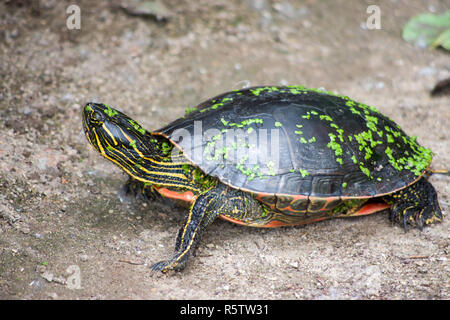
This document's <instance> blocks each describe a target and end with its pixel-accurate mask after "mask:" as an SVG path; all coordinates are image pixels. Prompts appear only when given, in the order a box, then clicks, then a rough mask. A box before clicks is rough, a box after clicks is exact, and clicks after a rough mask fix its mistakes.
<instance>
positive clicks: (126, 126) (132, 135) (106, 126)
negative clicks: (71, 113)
mask: <svg viewBox="0 0 450 320" xmlns="http://www.w3.org/2000/svg"><path fill="white" fill-rule="evenodd" d="M83 127H84V132H85V134H86V137H87V139H88V141H89V143H90V144H91V145H92V146H93V147H94V148H95V149H96V150H97V151H98V152H100V154H101V155H102V156H104V157H105V158H107V159H109V160H111V161H113V162H114V163H116V164H118V165H119V166H122V167H123V168H124V169H125V168H128V169H129V167H130V166H132V165H136V163H137V162H138V160H139V158H142V157H144V156H148V155H151V154H152V148H151V146H150V143H149V142H150V139H149V136H150V134H148V133H147V132H146V131H145V130H144V129H143V128H142V127H141V126H140V125H139V124H138V123H137V122H135V121H134V120H133V119H131V118H129V117H128V116H127V115H125V114H123V113H122V112H120V111H118V110H115V109H113V108H111V107H109V106H108V105H105V104H102V103H92V102H89V103H87V104H86V106H85V107H84V109H83Z"/></svg>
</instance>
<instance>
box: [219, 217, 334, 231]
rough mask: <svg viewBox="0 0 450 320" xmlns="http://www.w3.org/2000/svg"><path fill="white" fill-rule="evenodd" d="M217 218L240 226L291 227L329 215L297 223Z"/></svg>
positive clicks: (319, 219) (320, 219)
mask: <svg viewBox="0 0 450 320" xmlns="http://www.w3.org/2000/svg"><path fill="white" fill-rule="evenodd" d="M219 218H221V219H222V220H225V221H228V222H231V223H235V224H239V225H241V226H247V227H248V226H250V227H258V228H279V227H291V226H299V225H302V224H310V223H314V222H318V221H322V220H325V219H328V218H329V217H320V218H317V219H313V220H305V221H301V222H298V223H283V222H282V221H278V220H273V221H270V222H269V223H267V224H256V225H255V224H251V223H246V222H244V221H242V220H238V219H233V218H230V217H227V216H225V215H222V214H221V215H219Z"/></svg>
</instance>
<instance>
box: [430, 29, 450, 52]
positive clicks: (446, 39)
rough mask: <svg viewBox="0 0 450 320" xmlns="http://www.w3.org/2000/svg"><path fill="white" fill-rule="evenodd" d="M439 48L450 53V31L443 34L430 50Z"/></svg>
mask: <svg viewBox="0 0 450 320" xmlns="http://www.w3.org/2000/svg"><path fill="white" fill-rule="evenodd" d="M439 46H441V47H442V48H444V49H447V50H449V51H450V29H448V30H446V31H444V32H442V33H441V34H440V35H439V37H437V38H436V40H434V41H433V43H432V44H431V45H430V48H432V49H434V48H436V47H439Z"/></svg>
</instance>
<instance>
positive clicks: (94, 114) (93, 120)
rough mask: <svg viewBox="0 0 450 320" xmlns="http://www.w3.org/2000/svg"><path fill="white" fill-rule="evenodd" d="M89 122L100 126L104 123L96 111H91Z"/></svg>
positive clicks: (102, 117)
mask: <svg viewBox="0 0 450 320" xmlns="http://www.w3.org/2000/svg"><path fill="white" fill-rule="evenodd" d="M89 120H90V122H91V124H93V125H97V126H98V125H101V124H102V123H103V122H104V120H105V119H104V116H103V115H102V114H101V113H100V112H98V111H92V112H91V114H90V116H89Z"/></svg>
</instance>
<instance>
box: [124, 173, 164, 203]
mask: <svg viewBox="0 0 450 320" xmlns="http://www.w3.org/2000/svg"><path fill="white" fill-rule="evenodd" d="M123 192H125V194H126V195H129V194H132V195H134V196H135V197H136V198H138V199H139V200H148V201H155V200H157V199H161V198H162V196H161V195H160V194H159V192H158V191H156V189H155V188H154V187H153V186H152V185H150V184H148V183H144V182H142V181H139V180H136V179H133V178H132V177H131V176H130V177H129V179H128V181H127V183H126V184H125V185H124V186H123Z"/></svg>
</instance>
